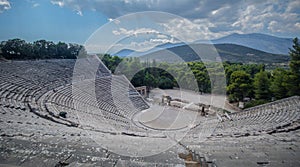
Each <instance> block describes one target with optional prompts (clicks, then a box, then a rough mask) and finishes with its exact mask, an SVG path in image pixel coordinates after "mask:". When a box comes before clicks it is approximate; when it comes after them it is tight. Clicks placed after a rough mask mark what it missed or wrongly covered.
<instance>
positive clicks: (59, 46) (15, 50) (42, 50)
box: [0, 38, 85, 60]
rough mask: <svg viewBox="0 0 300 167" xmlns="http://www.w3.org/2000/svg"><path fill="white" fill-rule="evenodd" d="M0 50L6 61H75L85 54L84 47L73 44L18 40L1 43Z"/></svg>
mask: <svg viewBox="0 0 300 167" xmlns="http://www.w3.org/2000/svg"><path fill="white" fill-rule="evenodd" d="M0 48H1V51H2V57H4V58H5V59H8V60H33V59H76V57H77V56H78V55H79V53H80V52H85V49H84V46H82V45H79V44H75V43H69V44H67V43H64V42H58V43H54V42H52V41H46V40H37V41H35V42H33V43H30V42H26V41H25V40H22V39H18V38H17V39H10V40H7V41H2V42H1V43H0Z"/></svg>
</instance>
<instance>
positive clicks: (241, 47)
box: [114, 33, 293, 63]
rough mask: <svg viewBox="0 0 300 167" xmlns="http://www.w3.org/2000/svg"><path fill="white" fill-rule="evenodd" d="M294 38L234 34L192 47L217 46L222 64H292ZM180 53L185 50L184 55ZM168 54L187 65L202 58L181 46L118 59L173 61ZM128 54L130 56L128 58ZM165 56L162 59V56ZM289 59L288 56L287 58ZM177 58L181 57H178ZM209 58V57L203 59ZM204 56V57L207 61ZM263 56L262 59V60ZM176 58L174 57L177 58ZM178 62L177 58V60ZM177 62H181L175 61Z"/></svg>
mask: <svg viewBox="0 0 300 167" xmlns="http://www.w3.org/2000/svg"><path fill="white" fill-rule="evenodd" d="M292 41H293V39H291V38H280V37H275V36H271V35H266V34H259V33H252V34H237V33H234V34H231V35H228V36H225V37H222V38H219V39H215V40H212V41H210V42H211V43H210V44H208V41H201V40H199V41H195V42H194V44H189V45H198V46H201V47H203V46H205V45H207V46H208V45H211V46H212V45H214V47H216V49H217V50H218V54H219V55H220V56H221V58H222V61H233V62H259V61H262V62H266V63H268V62H270V63H272V62H286V61H288V56H286V55H288V52H289V48H291V47H292ZM180 49H183V50H182V51H181V50H180ZM167 52H172V53H174V54H176V55H178V56H179V57H180V59H183V60H185V61H196V60H198V59H199V56H195V55H197V54H196V53H194V52H192V51H189V49H188V46H187V44H185V43H183V42H181V43H165V44H161V45H157V46H156V47H154V48H152V49H150V50H148V51H145V52H137V51H133V50H130V52H129V51H128V49H124V50H121V51H119V52H118V53H116V54H114V55H118V56H121V57H125V56H134V57H141V58H142V59H144V58H146V57H148V58H150V57H151V58H154V57H155V59H157V60H159V61H171V60H170V58H169V57H163V56H162V55H165V56H167V55H169V56H170V54H168V53H167ZM126 54H127V55H126ZM158 54H162V55H158ZM284 55H285V56H284ZM178 56H177V57H178ZM203 56H204V57H205V56H208V55H203ZM203 56H201V57H203ZM260 56H262V57H260ZM173 58H174V56H173ZM175 59H176V58H175ZM174 61H179V59H178V60H174Z"/></svg>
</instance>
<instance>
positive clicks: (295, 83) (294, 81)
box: [289, 38, 300, 96]
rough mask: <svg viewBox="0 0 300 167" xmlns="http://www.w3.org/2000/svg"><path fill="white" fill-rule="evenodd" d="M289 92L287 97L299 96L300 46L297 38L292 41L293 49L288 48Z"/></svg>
mask: <svg viewBox="0 0 300 167" xmlns="http://www.w3.org/2000/svg"><path fill="white" fill-rule="evenodd" d="M290 56H291V61H290V64H289V65H290V71H291V75H290V83H289V85H290V90H289V92H290V93H289V95H290V96H291V95H300V45H299V41H298V38H295V39H294V40H293V48H292V49H291V48H290Z"/></svg>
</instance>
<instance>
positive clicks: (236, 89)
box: [227, 71, 252, 101]
mask: <svg viewBox="0 0 300 167" xmlns="http://www.w3.org/2000/svg"><path fill="white" fill-rule="evenodd" d="M230 81H231V83H230V84H229V85H228V86H227V93H228V94H229V97H230V101H243V99H244V97H247V96H248V95H249V94H250V92H251V88H252V81H251V78H250V75H249V74H247V73H246V72H245V71H234V72H233V73H232V74H231V76H230Z"/></svg>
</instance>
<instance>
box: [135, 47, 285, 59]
mask: <svg viewBox="0 0 300 167" xmlns="http://www.w3.org/2000/svg"><path fill="white" fill-rule="evenodd" d="M218 57H219V58H221V60H218V59H219V58H218ZM140 58H141V60H151V59H155V60H157V61H165V62H179V61H200V60H202V61H223V62H224V61H230V62H241V63H281V62H287V61H288V60H289V56H288V55H280V54H271V53H267V52H263V51H259V50H256V49H252V48H249V47H244V46H240V45H235V44H215V45H212V44H192V45H182V46H177V47H172V48H168V49H164V50H160V51H157V52H153V53H149V54H146V55H144V56H141V57H140Z"/></svg>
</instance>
